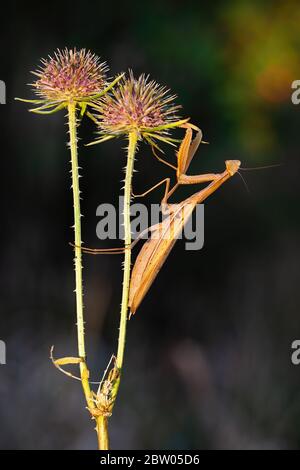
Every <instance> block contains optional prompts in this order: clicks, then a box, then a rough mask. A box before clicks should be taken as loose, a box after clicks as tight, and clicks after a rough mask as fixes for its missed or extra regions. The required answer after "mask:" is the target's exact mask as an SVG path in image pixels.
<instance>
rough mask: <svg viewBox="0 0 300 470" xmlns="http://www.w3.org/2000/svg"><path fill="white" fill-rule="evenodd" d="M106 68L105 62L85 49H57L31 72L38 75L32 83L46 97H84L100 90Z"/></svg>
mask: <svg viewBox="0 0 300 470" xmlns="http://www.w3.org/2000/svg"><path fill="white" fill-rule="evenodd" d="M107 70H108V67H107V65H106V64H105V62H100V59H99V57H97V56H96V55H95V54H92V53H91V52H90V51H87V50H86V49H80V50H77V49H76V48H74V49H64V50H63V51H61V50H59V49H58V50H57V51H56V52H55V53H54V57H51V56H49V58H48V59H42V61H41V66H40V67H39V69H38V70H37V71H34V72H32V73H33V74H34V75H36V76H37V77H38V80H36V82H34V83H33V84H32V85H33V87H34V90H35V92H36V94H37V95H38V96H40V97H41V98H43V99H46V100H47V99H48V100H51V101H69V100H73V101H85V100H87V99H90V98H91V97H92V96H94V95H96V94H97V93H99V92H101V91H102V89H103V88H104V86H105V82H106V72H107Z"/></svg>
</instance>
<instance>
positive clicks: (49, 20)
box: [0, 0, 300, 449]
mask: <svg viewBox="0 0 300 470" xmlns="http://www.w3.org/2000/svg"><path fill="white" fill-rule="evenodd" d="M36 6H37V4H35V7H34V6H33V5H31V4H30V2H26V3H25V2H24V3H22V4H21V3H20V4H17V3H16V2H10V5H9V6H8V11H7V13H6V14H5V15H4V17H3V18H2V25H1V33H0V34H1V61H0V79H2V80H4V81H5V82H6V85H7V104H6V105H1V106H0V119H1V156H2V158H1V186H0V188H1V222H2V223H1V225H2V229H1V257H0V259H1V262H0V279H1V295H0V306H1V316H0V338H1V339H2V340H4V341H5V342H6V344H7V365H2V366H0V448H2V449H74V448H75V449H93V448H95V446H96V438H95V435H94V433H93V430H92V428H93V426H92V423H91V422H90V420H89V416H88V413H87V412H86V410H85V409H84V406H85V405H84V400H83V396H82V392H81V388H80V384H79V383H77V382H75V381H72V380H71V379H68V378H67V377H65V376H63V375H61V374H59V373H58V371H57V370H56V369H54V367H53V366H52V364H51V363H50V360H49V348H50V346H51V345H52V344H55V346H56V355H57V356H63V355H76V330H75V309H74V295H73V292H72V290H73V285H74V279H73V270H72V256H73V254H72V250H71V249H70V247H69V246H68V242H69V241H70V240H72V229H71V228H70V227H71V225H72V217H73V214H72V199H71V191H70V174H69V170H70V165H69V159H70V158H69V153H68V150H67V148H66V140H67V137H66V125H65V124H66V119H65V118H64V113H63V112H61V113H57V114H55V115H53V116H36V115H33V114H29V113H28V106H27V105H25V104H22V103H18V102H15V101H14V97H15V96H19V97H27V98H33V94H32V92H31V89H30V88H29V87H28V86H27V85H26V84H27V83H30V82H31V81H32V80H33V78H32V75H31V74H30V70H34V69H35V67H36V66H37V65H38V63H39V60H40V58H41V57H45V56H47V55H48V54H51V53H52V52H53V50H54V49H56V48H57V47H59V48H63V47H65V46H67V47H73V46H76V47H78V48H80V47H86V48H88V49H91V50H92V51H93V52H95V53H96V54H98V55H100V56H101V58H103V59H104V60H107V61H108V63H109V65H110V69H111V75H115V74H116V73H118V72H119V71H123V70H127V69H128V67H131V68H132V69H133V70H134V72H135V73H136V74H139V73H141V72H147V73H149V74H150V75H151V77H152V78H154V79H155V80H157V81H158V82H159V83H161V84H163V85H167V86H168V87H170V88H171V90H172V91H173V92H175V93H176V94H177V95H178V103H180V104H181V105H182V106H183V111H182V115H184V116H190V117H191V121H192V122H194V123H196V124H198V125H199V126H200V127H201V128H202V130H203V133H204V137H205V139H206V140H208V141H209V142H210V145H209V146H202V147H201V149H200V150H199V153H198V154H197V155H198V156H199V158H198V157H196V158H195V161H194V162H193V164H192V166H191V169H190V173H195V174H196V173H201V172H207V171H220V170H222V169H223V166H224V160H225V159H228V158H237V159H240V160H241V161H242V165H243V166H244V167H257V166H262V165H273V164H278V163H281V164H282V166H281V167H276V168H271V169H268V170H262V171H253V172H247V173H246V172H245V173H244V174H243V175H244V177H245V178H246V182H247V185H248V187H249V193H248V192H247V191H246V189H245V186H244V185H243V182H242V181H241V179H240V178H239V176H238V175H237V176H236V177H235V178H233V179H232V180H230V181H229V182H228V183H226V184H225V185H224V186H223V187H222V188H221V189H220V190H219V191H218V192H216V193H215V194H214V195H213V196H212V197H211V198H210V199H209V200H208V201H207V204H206V208H205V246H204V248H203V249H202V250H201V251H199V252H193V251H186V250H185V249H184V243H183V242H182V241H179V242H178V243H177V245H176V246H175V248H174V251H173V252H172V253H171V255H170V257H169V259H168V261H167V263H166V265H165V266H164V267H163V269H162V271H161V272H160V274H159V276H158V278H157V280H156V282H155V283H154V285H153V287H152V289H151V291H150V292H149V294H148V295H147V297H146V298H145V300H144V302H143V303H142V305H141V307H140V309H139V310H138V312H137V315H136V317H134V318H133V319H132V320H131V321H130V323H129V328H128V340H127V349H126V360H125V370H124V375H123V380H122V384H121V389H120V393H119V397H118V401H117V404H116V407H115V410H114V414H113V417H112V419H111V420H110V432H111V441H112V448H115V449H116V448H118V449H217V448H222V449H229V448H230V449H232V448H233V449H266V448H268V449H269V448H273V449H278V448H288V449H289V448H299V447H300V396H299V387H300V366H299V367H298V368H297V367H296V366H293V365H292V363H291V359H290V355H291V343H292V341H293V340H294V339H297V338H300V317H299V314H300V312H299V306H300V290H299V261H300V248H299V222H300V218H299V208H298V203H299V184H298V178H299V170H300V159H299V138H300V136H299V128H300V106H298V107H297V106H295V105H293V104H292V102H291V83H292V81H293V80H296V79H300V32H299V23H300V10H299V4H298V1H297V0H288V1H284V0H282V1H253V0H245V1H230V2H227V1H222V2H220V1H215V2H205V3H204V2H203V3H202V2H191V1H188V0H187V1H185V2H182V1H179V0H177V1H176V0H172V1H163V2H162V1H158V0H152V1H151V2H140V1H137V0H132V1H131V2H130V4H125V3H120V4H116V3H115V2H112V3H111V4H107V2H101V1H90V2H85V3H82V2H74V1H72V2H70V1H65V2H60V3H55V2H50V4H47V5H44V4H41V5H40V8H37V7H36ZM80 137H81V145H80V163H81V166H82V167H83V170H82V174H83V178H82V180H81V185H82V190H83V202H82V210H83V214H84V219H83V239H84V241H85V242H86V244H87V245H89V246H109V245H108V244H105V242H100V241H99V240H97V238H96V233H95V229H96V223H97V221H98V219H97V217H96V214H95V212H96V208H97V206H98V205H99V204H100V203H102V202H111V203H115V204H116V203H117V201H118V197H119V195H120V191H121V183H120V181H121V179H122V178H123V167H124V165H125V156H124V151H123V150H122V147H124V145H125V142H122V141H117V142H108V143H104V144H102V145H101V146H94V147H91V148H86V147H84V145H83V144H84V143H87V142H89V141H91V140H92V139H93V137H94V127H93V125H92V124H91V123H90V122H88V121H84V123H83V125H82V126H81V128H80ZM165 150H166V158H168V159H169V160H170V161H171V160H172V159H174V152H173V151H172V149H165ZM136 169H137V170H138V173H136V175H135V180H134V189H135V192H142V191H143V190H144V189H145V188H148V187H149V186H151V185H152V184H154V183H155V182H157V181H159V179H161V178H163V177H165V176H167V175H168V174H169V170H168V168H167V167H164V166H163V165H161V164H160V163H159V162H157V161H156V160H155V159H153V157H152V156H151V152H150V150H149V148H147V147H146V146H143V145H142V146H141V148H140V152H139V154H138V158H137V162H136ZM193 189H195V190H196V189H197V188H182V189H180V191H179V192H178V200H179V199H180V198H183V197H185V196H186V195H188V194H191V191H193ZM160 194H161V193H160V191H159V190H158V191H157V192H156V193H153V194H152V195H149V197H148V198H147V202H148V203H150V202H156V201H157V200H158V198H159V197H160ZM174 200H176V199H174ZM112 243H113V244H116V243H118V242H112ZM84 264H85V269H84V278H85V306H86V309H85V314H86V321H87V324H86V333H87V336H86V339H87V345H88V359H89V364H90V367H91V370H92V375H93V379H95V380H98V379H99V378H100V377H101V375H102V371H103V369H104V367H105V366H106V364H107V362H108V360H109V358H110V356H111V354H112V353H113V352H115V351H116V344H117V343H116V341H117V333H118V319H119V305H120V298H121V279H122V271H121V257H117V256H116V257H90V258H89V257H85V259H84Z"/></svg>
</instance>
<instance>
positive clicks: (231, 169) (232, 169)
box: [225, 160, 241, 176]
mask: <svg viewBox="0 0 300 470" xmlns="http://www.w3.org/2000/svg"><path fill="white" fill-rule="evenodd" d="M225 165H226V170H227V171H228V173H229V175H230V176H233V175H234V174H235V173H236V172H237V171H238V170H239V168H240V166H241V162H240V161H239V160H226V162H225Z"/></svg>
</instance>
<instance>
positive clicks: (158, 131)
mask: <svg viewBox="0 0 300 470" xmlns="http://www.w3.org/2000/svg"><path fill="white" fill-rule="evenodd" d="M175 98H176V96H175V95H171V94H170V92H169V90H168V89H167V88H166V87H163V86H160V85H159V84H157V83H156V82H155V81H154V80H149V76H146V75H144V74H142V75H140V76H139V78H137V79H136V78H135V77H134V76H133V73H132V71H130V72H129V77H126V78H125V77H123V78H122V79H121V80H120V82H119V84H118V87H116V88H114V89H113V90H112V92H111V93H107V94H106V95H105V96H103V97H102V98H101V99H100V100H98V101H97V102H96V106H95V108H96V110H97V112H98V114H96V116H95V117H96V120H97V124H98V129H99V132H100V135H101V136H102V137H101V138H100V139H98V140H97V141H96V142H95V143H98V142H102V141H104V140H108V139H110V138H113V137H118V136H120V135H124V134H125V135H128V134H129V133H130V132H132V131H135V132H136V133H137V135H138V137H139V139H142V138H144V139H145V140H146V141H148V142H149V143H150V144H151V145H154V140H155V139H158V140H162V141H165V142H168V143H171V142H172V139H171V138H170V137H169V136H168V130H169V129H170V128H172V127H178V126H180V125H181V124H183V123H184V122H186V120H180V119H179V117H178V115H177V112H178V110H179V108H180V106H178V105H176V104H175V103H174V100H175Z"/></svg>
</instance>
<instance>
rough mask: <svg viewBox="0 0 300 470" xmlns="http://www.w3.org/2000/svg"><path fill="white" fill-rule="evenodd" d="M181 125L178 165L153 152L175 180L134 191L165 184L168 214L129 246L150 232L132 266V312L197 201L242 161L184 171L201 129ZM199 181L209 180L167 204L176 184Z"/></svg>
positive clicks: (164, 205)
mask: <svg viewBox="0 0 300 470" xmlns="http://www.w3.org/2000/svg"><path fill="white" fill-rule="evenodd" d="M182 127H184V128H185V129H186V133H185V137H184V139H183V140H182V142H181V145H180V147H179V150H178V152H177V167H175V166H173V165H171V164H170V163H168V162H165V161H164V160H162V159H161V158H160V157H158V156H157V155H156V154H155V156H156V157H157V158H158V160H160V161H162V162H163V163H165V164H167V165H168V166H171V167H172V168H173V169H175V170H176V176H177V182H176V183H175V185H174V186H173V188H172V189H170V178H165V179H163V180H162V181H160V182H159V183H157V184H156V185H155V186H153V187H152V188H150V189H149V190H147V191H146V192H144V193H143V194H140V195H136V196H137V197H142V196H145V195H146V194H148V193H149V192H150V191H152V190H154V189H155V188H157V187H158V186H160V185H161V184H165V194H164V197H163V199H162V201H161V203H162V210H163V212H164V213H168V217H166V218H165V219H164V220H163V221H162V222H160V223H158V224H155V225H152V226H151V227H149V228H147V229H146V231H145V230H144V231H143V232H142V233H140V234H139V236H138V237H137V239H136V240H135V241H134V242H133V243H132V244H131V246H130V248H132V247H133V246H134V245H135V244H136V243H137V241H138V240H139V239H140V238H141V237H142V236H143V234H144V233H145V232H150V233H151V236H150V238H149V239H148V240H147V241H146V242H145V243H144V245H143V247H142V248H141V250H140V252H139V254H138V256H137V258H136V261H135V263H134V266H133V269H132V273H131V281H130V290H129V301H128V307H129V308H130V314H135V312H136V310H137V309H138V307H139V305H140V304H141V302H142V300H143V299H144V297H145V295H146V294H147V292H148V290H149V289H150V287H151V285H152V283H153V282H154V280H155V278H156V276H157V274H158V273H159V271H160V269H161V267H162V266H163V264H164V262H165V261H166V259H167V257H168V255H169V254H170V252H171V250H172V248H173V246H174V244H175V242H176V240H177V239H178V237H179V235H180V234H181V232H182V230H183V228H184V227H185V225H186V223H187V222H188V220H189V218H190V217H191V215H192V213H193V211H194V209H195V207H196V206H197V204H200V203H202V202H203V201H204V200H205V199H206V198H207V197H208V196H210V195H211V194H212V193H214V192H215V191H216V190H217V189H218V188H219V187H220V186H221V185H222V184H223V183H225V181H227V180H228V179H229V178H230V177H231V176H233V175H234V174H235V173H236V172H237V171H238V169H239V167H240V164H241V163H240V161H239V160H227V161H226V162H225V170H224V171H223V172H222V173H208V174H203V175H187V174H186V172H187V170H188V168H189V166H190V163H191V161H192V159H193V157H194V155H195V153H196V151H197V149H198V147H199V145H200V143H201V141H202V132H201V130H200V129H199V128H198V127H196V126H194V125H193V124H189V123H185V124H183V125H182ZM193 131H196V137H195V138H194V139H193ZM153 151H154V149H153ZM200 183H210V184H209V185H208V186H206V187H205V188H204V189H201V190H200V191H198V192H196V193H195V194H193V195H192V196H189V197H188V198H187V199H184V200H183V201H181V202H180V203H179V204H168V200H169V198H170V196H171V195H172V194H173V193H174V191H175V190H176V189H177V188H178V186H180V185H187V184H200ZM126 249H128V247H125V248H111V249H93V248H82V251H83V252H84V253H89V254H94V255H97V254H119V253H123V252H124V250H126Z"/></svg>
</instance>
